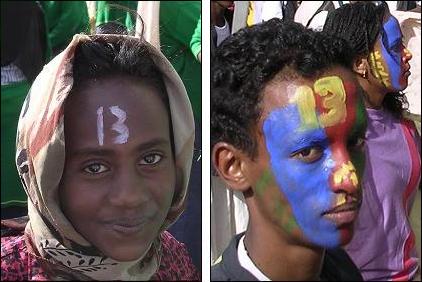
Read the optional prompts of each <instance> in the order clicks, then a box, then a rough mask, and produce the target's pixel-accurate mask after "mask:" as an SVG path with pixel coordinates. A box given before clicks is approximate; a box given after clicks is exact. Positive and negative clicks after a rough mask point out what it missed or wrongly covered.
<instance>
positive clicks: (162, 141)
mask: <svg viewBox="0 0 422 282" xmlns="http://www.w3.org/2000/svg"><path fill="white" fill-rule="evenodd" d="M169 143H170V140H168V139H166V138H161V137H158V138H154V139H151V140H148V141H147V142H143V143H141V144H139V145H138V146H136V148H135V151H136V152H139V151H143V150H146V149H148V148H151V147H159V146H165V145H169ZM115 154H116V151H115V150H112V149H109V148H98V147H85V148H81V149H78V150H76V151H74V152H73V153H72V155H73V156H89V155H93V156H113V155H115Z"/></svg>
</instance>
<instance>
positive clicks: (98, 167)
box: [84, 163, 109, 174]
mask: <svg viewBox="0 0 422 282" xmlns="http://www.w3.org/2000/svg"><path fill="white" fill-rule="evenodd" d="M108 170H109V169H108V168H107V167H106V166H105V165H102V164H99V163H95V164H90V165H88V166H86V167H85V168H84V171H85V172H87V173H89V174H99V173H103V172H106V171H108Z"/></svg>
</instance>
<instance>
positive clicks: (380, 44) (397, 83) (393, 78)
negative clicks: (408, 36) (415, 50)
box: [369, 14, 412, 92]
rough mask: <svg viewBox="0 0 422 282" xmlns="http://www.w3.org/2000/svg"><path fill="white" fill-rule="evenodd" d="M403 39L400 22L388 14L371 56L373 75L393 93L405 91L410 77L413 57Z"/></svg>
mask: <svg viewBox="0 0 422 282" xmlns="http://www.w3.org/2000/svg"><path fill="white" fill-rule="evenodd" d="M402 39H403V35H402V33H401V30H400V25H399V22H398V21H397V19H396V18H395V17H393V16H392V15H390V14H387V15H386V16H385V18H384V22H383V26H382V27H381V31H380V34H379V35H378V39H377V41H376V43H375V45H374V50H373V51H372V52H371V53H370V54H369V62H370V65H371V72H372V74H373V75H374V76H375V77H376V78H377V80H378V81H379V82H380V83H381V84H382V85H383V86H384V87H385V88H386V89H387V90H388V91H391V92H396V91H401V90H404V89H405V88H406V87H407V84H408V78H409V76H410V72H409V69H410V65H409V61H410V59H411V58H412V55H411V53H410V51H409V50H407V49H406V47H405V46H404V45H403V42H402Z"/></svg>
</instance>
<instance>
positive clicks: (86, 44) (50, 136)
mask: <svg viewBox="0 0 422 282" xmlns="http://www.w3.org/2000/svg"><path fill="white" fill-rule="evenodd" d="M193 141H194V121H193V113H192V110H191V106H190V103H189V99H188V96H187V94H186V91H185V88H184V86H183V83H182V81H181V80H180V78H179V76H178V75H177V73H176V72H175V70H174V69H173V67H172V66H171V64H170V63H169V62H168V60H167V59H166V58H165V57H164V56H163V55H162V54H161V53H160V52H159V51H158V50H156V49H155V48H154V47H152V46H151V45H150V44H149V43H147V42H145V41H143V40H141V39H139V38H135V37H132V36H127V35H117V34H97V35H92V36H87V35H81V34H77V35H75V36H74V38H73V40H72V42H71V43H70V44H69V46H68V47H67V48H66V49H65V50H64V51H63V52H62V53H60V54H59V55H58V56H57V57H56V58H54V59H53V60H52V61H51V62H50V63H49V64H48V65H46V66H45V67H44V69H43V70H42V72H41V73H40V74H39V75H38V77H37V78H36V80H35V82H34V84H33V85H32V88H31V90H30V93H29V94H28V96H27V98H26V100H25V102H24V105H23V108H22V112H21V115H20V119H19V124H18V134H17V155H16V165H17V168H18V171H19V174H20V177H21V179H22V183H23V186H24V188H25V191H26V193H27V195H28V216H29V221H27V222H26V221H25V220H22V219H21V221H20V222H19V221H17V220H14V221H3V222H2V238H1V246H2V251H1V253H2V254H1V255H2V261H1V277H2V280H148V279H153V280H197V279H199V276H198V274H197V272H196V270H195V268H194V266H193V264H192V262H191V259H190V258H189V256H188V253H187V251H186V248H185V246H184V245H183V244H181V243H179V242H178V241H176V239H174V238H173V237H172V236H171V235H170V234H169V233H168V232H166V231H165V230H166V229H167V228H168V227H169V226H170V225H171V224H172V223H173V222H174V221H175V220H176V219H177V218H178V216H179V215H180V214H181V213H182V211H183V209H184V203H185V199H186V192H187V184H188V180H189V172H190V167H191V160H192V155H193ZM23 226H24V228H21V229H19V228H20V227H23ZM4 227H8V229H5V228H4ZM23 229H24V230H23Z"/></svg>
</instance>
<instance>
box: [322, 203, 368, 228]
mask: <svg viewBox="0 0 422 282" xmlns="http://www.w3.org/2000/svg"><path fill="white" fill-rule="evenodd" d="M348 199H352V198H351V197H349V198H348ZM360 205H361V201H360V200H358V199H356V198H353V200H348V201H347V202H346V203H344V204H341V205H337V206H335V207H334V208H332V209H330V210H328V211H325V212H323V213H322V216H323V217H325V218H327V219H328V220H331V221H333V222H334V223H335V224H336V225H337V226H341V225H344V224H348V223H352V222H353V221H355V220H356V218H357V216H358V212H359V208H360Z"/></svg>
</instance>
